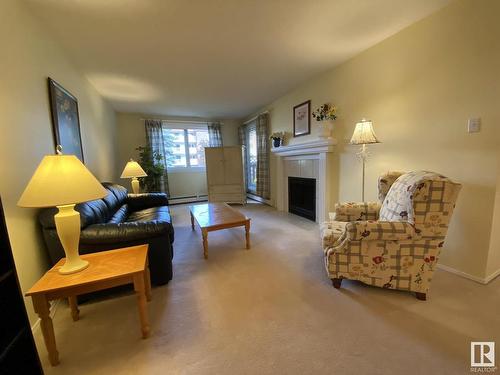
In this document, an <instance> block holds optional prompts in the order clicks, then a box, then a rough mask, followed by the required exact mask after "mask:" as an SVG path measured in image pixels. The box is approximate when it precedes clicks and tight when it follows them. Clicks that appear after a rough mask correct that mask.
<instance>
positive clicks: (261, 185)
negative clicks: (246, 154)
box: [256, 113, 271, 199]
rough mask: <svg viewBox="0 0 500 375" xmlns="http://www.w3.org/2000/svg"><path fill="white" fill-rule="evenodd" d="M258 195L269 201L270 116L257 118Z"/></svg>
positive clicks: (265, 114) (264, 115)
mask: <svg viewBox="0 0 500 375" xmlns="http://www.w3.org/2000/svg"><path fill="white" fill-rule="evenodd" d="M256 130H257V195H258V196H259V197H261V198H264V199H269V198H270V195H271V191H270V190H271V189H270V187H271V178H270V173H269V116H268V114H267V113H264V114H261V115H259V116H258V117H257V125H256Z"/></svg>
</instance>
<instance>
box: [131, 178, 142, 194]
mask: <svg viewBox="0 0 500 375" xmlns="http://www.w3.org/2000/svg"><path fill="white" fill-rule="evenodd" d="M132 192H133V193H134V194H139V193H140V192H141V187H140V185H139V180H138V179H137V177H132Z"/></svg>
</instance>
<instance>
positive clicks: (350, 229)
mask: <svg viewBox="0 0 500 375" xmlns="http://www.w3.org/2000/svg"><path fill="white" fill-rule="evenodd" d="M378 187H379V202H371V203H341V204H337V205H336V206H335V212H334V213H331V214H330V219H331V221H329V222H326V223H324V224H323V225H322V226H321V238H322V241H323V250H324V256H325V265H326V270H327V272H328V276H329V277H330V279H332V283H333V286H334V287H335V288H340V286H341V283H342V279H351V280H359V281H362V282H364V283H365V284H370V285H374V286H378V287H383V288H389V289H400V290H407V291H412V292H415V293H416V296H417V298H418V299H420V300H425V299H426V294H427V292H428V290H429V286H430V282H431V279H432V276H433V273H434V269H435V267H436V263H437V261H438V258H439V253H440V251H441V248H442V246H443V243H444V239H445V237H446V232H447V230H448V224H449V222H450V219H451V215H452V213H453V209H454V207H455V202H456V200H457V197H458V193H459V192H460V189H461V185H460V184H457V183H454V182H452V181H450V180H449V179H448V178H446V177H444V176H441V175H439V174H436V173H433V172H427V171H415V172H409V173H405V174H403V173H400V172H389V173H387V174H385V175H382V176H380V178H379V186H378Z"/></svg>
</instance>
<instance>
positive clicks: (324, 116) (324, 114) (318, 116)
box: [312, 103, 337, 139]
mask: <svg viewBox="0 0 500 375" xmlns="http://www.w3.org/2000/svg"><path fill="white" fill-rule="evenodd" d="M312 117H314V119H315V120H316V121H317V122H318V125H320V133H319V137H320V138H328V139H332V131H333V121H335V120H336V119H337V107H335V106H334V105H331V104H327V103H325V104H322V105H321V106H319V107H318V108H316V110H315V111H314V112H313V113H312Z"/></svg>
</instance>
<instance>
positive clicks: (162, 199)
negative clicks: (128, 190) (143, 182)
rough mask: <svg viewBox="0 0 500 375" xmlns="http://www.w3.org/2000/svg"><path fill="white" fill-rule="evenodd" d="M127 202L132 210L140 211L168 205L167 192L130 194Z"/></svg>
mask: <svg viewBox="0 0 500 375" xmlns="http://www.w3.org/2000/svg"><path fill="white" fill-rule="evenodd" d="M127 204H128V206H129V208H130V210H131V211H139V210H144V209H146V208H151V207H159V206H168V198H167V194H165V193H141V194H128V195H127Z"/></svg>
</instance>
